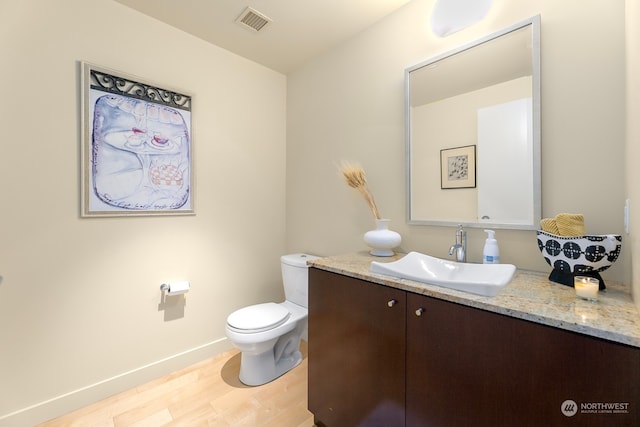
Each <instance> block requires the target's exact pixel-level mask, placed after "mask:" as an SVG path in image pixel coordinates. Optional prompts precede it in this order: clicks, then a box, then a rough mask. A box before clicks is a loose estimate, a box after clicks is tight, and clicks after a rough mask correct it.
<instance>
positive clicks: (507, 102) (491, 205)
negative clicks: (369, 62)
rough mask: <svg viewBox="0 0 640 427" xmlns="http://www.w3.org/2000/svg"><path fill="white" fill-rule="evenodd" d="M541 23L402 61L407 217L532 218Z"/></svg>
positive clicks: (537, 199) (474, 222) (515, 225)
mask: <svg viewBox="0 0 640 427" xmlns="http://www.w3.org/2000/svg"><path fill="white" fill-rule="evenodd" d="M539 25H540V20H539V17H538V16H536V17H533V18H531V19H529V20H527V21H524V22H522V23H519V24H516V25H514V26H512V27H509V28H507V29H505V30H503V31H500V32H498V33H495V34H492V35H490V36H487V37H485V38H483V39H481V40H478V41H476V42H474V43H471V44H469V45H466V46H463V47H461V48H458V49H456V50H454V51H451V52H447V53H445V54H443V55H439V56H437V57H435V58H432V59H430V60H428V61H426V62H422V63H420V64H418V65H415V66H413V67H410V68H408V69H407V70H406V72H405V84H406V100H407V105H406V128H407V129H406V134H407V189H408V194H407V217H408V218H407V222H408V223H409V224H423V225H457V224H464V225H466V226H470V227H486V226H491V227H492V228H512V229H537V228H538V223H539V221H540V218H541V194H540V60H539V58H540V48H539V46H540V43H539V39H540V36H539V34H540V31H539Z"/></svg>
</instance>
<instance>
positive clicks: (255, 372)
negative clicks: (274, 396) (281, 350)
mask: <svg viewBox="0 0 640 427" xmlns="http://www.w3.org/2000/svg"><path fill="white" fill-rule="evenodd" d="M273 356H274V355H273V351H266V352H264V353H262V354H248V353H242V358H241V361H240V376H239V377H240V381H241V382H242V383H243V384H245V385H248V386H259V385H263V384H266V383H268V382H271V381H273V380H275V379H276V378H278V377H280V376H282V375H284V374H286V373H287V372H289V371H290V370H291V369H293V368H295V367H296V366H298V365H299V364H300V363H301V362H302V353H300V351H299V350H297V351H294V352H293V353H291V354H289V355H287V356H286V357H281V358H280V360H279V361H278V362H277V363H274V360H275V359H274V357H273Z"/></svg>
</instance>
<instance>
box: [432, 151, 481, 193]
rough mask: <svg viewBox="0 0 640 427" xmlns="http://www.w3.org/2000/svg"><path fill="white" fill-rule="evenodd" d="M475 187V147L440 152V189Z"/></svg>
mask: <svg viewBox="0 0 640 427" xmlns="http://www.w3.org/2000/svg"><path fill="white" fill-rule="evenodd" d="M475 187H476V146H475V145H467V146H464V147H455V148H445V149H442V150H440V188H442V189H443V190H445V189H452V188H475Z"/></svg>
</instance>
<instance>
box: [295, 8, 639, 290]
mask: <svg viewBox="0 0 640 427" xmlns="http://www.w3.org/2000/svg"><path fill="white" fill-rule="evenodd" d="M433 4H434V0H413V1H412V2H410V3H409V4H407V5H406V6H405V7H403V8H402V9H400V10H399V11H398V12H397V13H395V14H394V15H392V16H390V17H388V18H386V19H384V20H383V21H381V22H379V23H378V24H376V25H374V26H372V27H370V28H369V29H368V30H366V31H365V32H363V33H361V34H360V35H358V36H357V37H355V38H353V39H352V40H350V41H349V42H348V43H345V44H343V45H341V46H339V47H338V48H336V49H333V50H331V51H330V52H328V53H326V54H325V55H323V56H322V57H319V58H317V59H316V60H315V61H313V62H311V63H309V64H307V65H306V66H305V67H304V68H302V69H300V70H298V71H297V72H295V73H292V74H290V75H289V76H288V94H287V100H288V101H287V115H288V121H287V145H288V150H287V153H288V158H287V174H288V175H287V220H288V224H287V242H288V245H289V246H290V247H299V246H304V247H305V248H306V249H307V250H309V251H312V252H316V253H318V254H321V255H329V254H336V253H343V252H351V251H357V250H365V249H366V246H365V245H364V243H363V241H362V235H363V234H364V232H366V231H367V230H369V229H372V228H373V226H374V224H373V219H372V216H371V214H370V212H369V211H368V209H367V207H366V205H365V203H364V201H363V200H361V199H362V198H361V197H360V195H359V194H357V193H356V192H354V191H353V190H351V189H350V188H348V187H347V186H346V185H345V184H344V183H343V181H342V180H341V177H340V176H339V174H338V172H337V168H336V164H337V163H339V162H340V161H341V160H343V159H346V160H350V161H358V162H360V163H361V164H362V165H363V166H364V167H365V170H366V171H367V176H368V179H369V184H370V187H371V189H372V191H373V193H374V195H375V197H376V200H377V202H378V207H379V209H380V211H381V213H382V215H383V216H386V217H388V218H390V219H391V220H392V223H391V228H392V229H394V230H396V231H398V232H400V233H401V234H402V238H403V243H402V249H403V250H405V251H408V250H418V251H424V252H427V253H430V254H432V255H435V256H441V257H448V248H449V247H450V245H451V244H452V243H453V241H454V232H455V231H454V229H453V228H445V227H426V226H408V225H406V223H405V217H406V212H405V157H404V156H405V149H404V129H403V124H404V123H403V111H404V104H403V102H404V99H403V78H404V75H403V71H404V69H405V68H406V67H409V66H412V65H414V64H416V63H419V62H422V61H424V60H426V59H428V58H429V57H431V56H434V55H436V54H440V53H442V52H445V51H447V50H449V49H452V48H454V47H457V46H459V45H462V44H465V43H467V42H469V41H471V40H474V39H477V38H479V37H481V36H484V35H486V34H489V33H492V32H494V31H497V30H499V29H502V28H504V27H507V26H509V25H511V24H514V23H516V22H519V21H521V20H524V19H526V18H528V17H530V16H533V15H536V14H540V15H541V27H542V36H541V45H542V55H541V62H542V76H541V78H542V199H543V200H542V204H543V216H553V215H556V214H557V213H561V212H581V213H583V214H584V215H585V218H586V225H587V230H588V232H590V233H594V234H599V233H622V232H623V222H622V214H623V206H624V198H625V191H624V179H625V178H624V150H625V148H624V147H625V132H624V126H625V103H624V93H625V92H624V91H625V83H624V2H621V1H610V0H596V1H590V2H583V1H579V0H567V1H556V0H542V1H541V0H496V1H494V6H493V8H492V9H491V11H490V12H489V15H488V16H487V18H486V19H485V20H484V21H483V22H481V23H479V24H476V25H474V26H473V27H470V28H468V29H466V30H463V31H461V32H459V33H455V34H453V35H451V36H450V37H447V38H444V39H440V38H437V37H435V36H434V35H433V34H432V33H431V32H430V30H429V28H428V25H427V24H428V22H429V17H430V10H431V8H432V6H433ZM497 238H498V241H499V243H500V248H501V260H502V261H503V262H507V263H514V264H516V265H517V266H518V267H520V268H525V269H533V270H540V271H549V268H548V266H547V264H546V263H545V262H544V261H543V259H542V256H541V255H540V253H539V251H538V248H537V243H536V237H535V232H533V231H506V230H504V231H503V230H499V231H498V232H497ZM484 239H485V235H484V233H483V232H482V229H471V230H469V234H468V244H469V260H470V261H479V260H480V259H481V254H482V246H483V243H484ZM629 253H630V250H629V249H628V248H625V249H623V254H622V256H621V259H620V260H619V261H618V262H617V263H616V264H615V265H614V266H613V267H612V268H611V269H610V270H608V271H607V272H606V274H605V278H611V279H617V280H624V281H627V282H628V281H629V276H630V258H629Z"/></svg>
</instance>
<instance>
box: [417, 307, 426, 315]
mask: <svg viewBox="0 0 640 427" xmlns="http://www.w3.org/2000/svg"><path fill="white" fill-rule="evenodd" d="M422 313H424V308H422V307H420V308H419V309H417V310H416V316H418V317H420V316H422Z"/></svg>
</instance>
